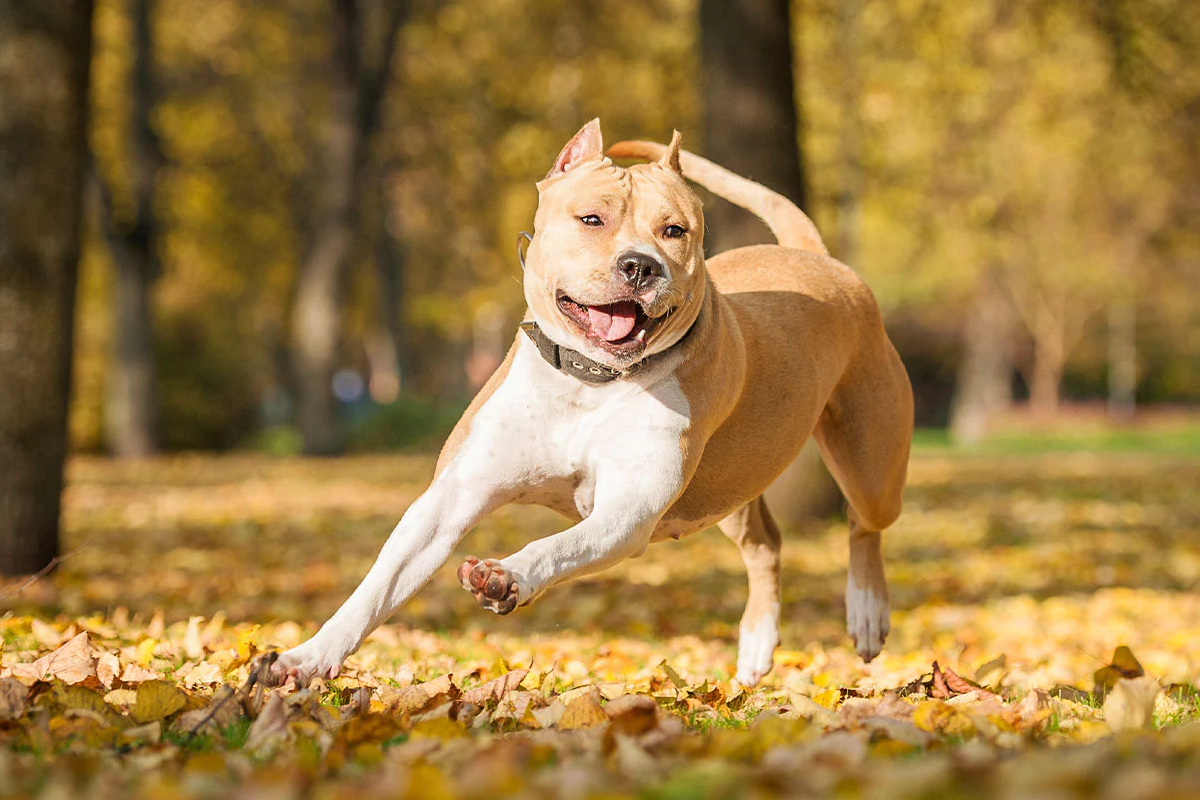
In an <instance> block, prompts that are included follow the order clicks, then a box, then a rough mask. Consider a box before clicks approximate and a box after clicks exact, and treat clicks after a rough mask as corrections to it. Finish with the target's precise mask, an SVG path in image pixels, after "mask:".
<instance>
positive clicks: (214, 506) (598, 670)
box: [0, 448, 1200, 798]
mask: <svg viewBox="0 0 1200 800" xmlns="http://www.w3.org/2000/svg"><path fill="white" fill-rule="evenodd" d="M331 467H334V468H332V469H331ZM431 467H432V464H431V462H430V460H429V459H426V458H419V457H400V458H371V459H349V460H345V459H344V460H339V461H336V462H327V461H325V462H319V461H313V462H309V461H278V460H266V459H262V458H257V457H249V456H245V457H234V458H200V457H186V458H175V459H162V460H158V461H151V462H140V463H132V464H124V465H121V464H114V463H111V462H105V461H93V460H82V461H76V462H74V463H73V464H72V467H71V470H70V476H71V480H70V486H69V489H68V491H67V495H66V509H67V511H66V531H67V533H66V541H65V543H64V545H65V547H64V549H65V550H66V552H68V553H71V555H70V556H69V557H68V558H67V559H66V560H65V561H64V562H63V563H62V565H61V567H60V569H59V571H58V572H57V574H56V575H55V576H53V577H49V578H45V579H42V580H41V581H37V582H35V583H33V584H30V585H28V586H24V588H23V589H22V591H21V592H20V593H19V594H14V593H13V589H14V587H13V586H10V587H8V589H0V592H4V593H5V595H4V596H3V599H2V601H0V602H3V603H4V604H5V605H7V606H9V607H10V608H11V611H10V612H9V613H7V614H5V615H4V616H3V617H0V637H2V640H3V650H2V651H0V797H4V798H8V797H26V796H55V793H62V792H67V793H70V794H71V795H72V796H94V797H109V796H117V795H121V794H145V795H148V796H157V795H159V794H163V795H164V796H166V795H169V796H177V797H178V796H182V797H210V796H215V795H220V794H225V793H228V792H235V791H236V792H240V793H244V794H245V796H259V795H260V794H262V793H267V792H270V793H272V794H278V795H279V796H284V797H308V796H314V797H326V796H339V797H340V796H343V794H346V793H348V794H350V795H354V796H365V797H375V796H379V797H397V796H400V797H482V796H487V797H558V796H575V797H596V796H606V797H607V796H644V797H656V798H657V797H675V796H679V797H757V796H771V795H775V794H784V795H786V796H799V797H825V796H845V795H846V794H847V793H852V794H856V795H859V796H864V797H888V798H893V797H928V796H937V797H993V796H1004V797H1028V796H1034V795H1039V794H1045V793H1053V794H1054V795H1055V796H1062V797H1092V796H1107V794H1108V793H1109V789H1110V788H1111V787H1122V786H1131V787H1133V789H1136V790H1137V792H1139V793H1136V794H1135V795H1131V796H1138V797H1161V798H1168V797H1171V798H1173V797H1177V796H1181V795H1180V792H1182V791H1184V790H1185V789H1187V787H1189V786H1191V785H1192V783H1191V781H1192V780H1193V778H1192V777H1191V776H1193V775H1194V774H1195V772H1194V770H1195V768H1196V765H1197V762H1196V760H1195V755H1194V753H1195V752H1196V750H1195V748H1196V746H1197V744H1198V743H1200V726H1198V725H1194V724H1191V723H1192V720H1194V719H1196V718H1197V714H1198V712H1197V708H1198V705H1200V703H1198V701H1197V699H1196V692H1195V683H1196V673H1197V665H1198V664H1200V648H1198V647H1197V645H1196V643H1195V642H1196V636H1195V632H1196V631H1197V630H1200V601H1198V600H1197V599H1196V597H1195V596H1194V595H1193V594H1192V585H1193V583H1194V578H1195V573H1194V571H1195V569H1196V565H1197V564H1200V551H1197V549H1196V545H1195V542H1196V541H1197V537H1196V530H1197V526H1198V525H1200V517H1198V516H1197V514H1196V508H1195V504H1194V502H1192V501H1191V500H1190V498H1191V496H1192V495H1191V492H1192V487H1194V486H1195V485H1196V482H1197V480H1200V462H1198V461H1197V460H1196V458H1195V457H1194V456H1188V455H1163V454H1159V455H1150V454H1137V453H1132V454H1124V455H1122V454H1117V453H1073V454H1042V455H1022V456H1003V455H992V456H986V457H985V456H980V455H974V456H970V455H954V454H952V453H950V452H947V451H944V450H940V449H936V448H935V449H929V448H925V449H920V450H918V454H917V456H916V458H915V460H914V463H913V468H912V475H911V481H910V489H909V492H908V495H907V510H906V512H905V515H904V516H903V517H902V518H901V520H900V522H899V523H898V524H897V525H896V526H895V528H894V529H892V530H891V531H889V534H888V536H887V537H886V539H885V551H886V556H887V559H888V569H889V576H890V579H891V584H892V588H893V605H894V607H895V609H896V612H895V615H894V625H893V633H892V637H891V639H890V640H889V642H888V644H887V646H886V647H885V649H884V652H883V654H882V655H881V656H880V657H879V658H878V659H876V661H874V662H873V663H871V664H870V665H864V664H863V663H862V662H861V661H860V660H859V659H858V657H857V656H856V655H855V654H854V652H853V650H852V649H851V647H850V644H849V642H848V640H847V639H846V637H845V633H844V628H843V623H842V620H841V616H842V614H843V613H844V611H843V609H842V606H841V599H840V589H841V584H842V582H843V581H844V574H845V573H844V570H845V558H846V545H845V528H844V523H841V522H837V521H833V522H830V523H828V524H822V525H818V526H816V527H815V528H812V529H810V530H805V531H801V530H789V531H787V535H786V536H785V548H784V603H785V606H784V614H783V641H784V644H783V649H781V650H780V651H779V652H778V654H777V657H776V666H775V670H774V671H773V672H772V673H771V674H770V675H769V676H768V677H767V679H766V680H765V681H764V684H763V685H762V686H760V687H758V688H754V689H747V688H746V687H742V686H739V685H738V684H737V683H736V682H734V681H732V680H731V675H732V670H733V663H734V659H735V644H736V642H735V638H736V621H737V619H738V614H739V613H740V605H741V603H742V602H743V601H744V592H745V588H744V580H745V579H744V575H743V573H742V571H741V567H740V564H739V559H738V554H737V551H736V548H734V547H732V546H731V545H729V543H728V542H726V541H725V540H724V539H723V538H722V537H720V536H719V535H717V534H715V533H713V532H707V533H703V534H698V535H697V536H695V537H691V538H689V539H685V540H683V541H680V542H673V543H670V544H664V545H656V546H655V547H653V548H651V549H650V551H649V552H648V553H647V554H646V556H644V557H643V558H641V559H635V560H631V561H628V562H625V563H624V564H622V565H620V566H619V567H617V568H615V569H613V570H610V571H609V572H606V573H603V574H601V575H597V576H594V577H592V578H589V579H586V580H582V581H578V582H575V583H572V584H569V585H567V586H564V587H560V588H558V589H555V590H554V591H553V592H551V593H549V594H548V595H547V596H546V597H545V598H544V599H543V600H541V601H539V603H537V604H535V605H533V606H531V607H530V608H527V609H522V610H520V611H519V612H517V613H515V614H513V615H510V616H508V617H495V616H493V615H489V614H486V613H484V612H482V611H480V610H479V609H478V608H477V607H476V605H475V604H474V602H473V601H472V600H471V598H470V597H469V596H468V595H467V594H466V593H465V592H463V591H462V590H461V588H459V587H458V585H457V581H455V580H454V577H453V574H452V573H453V568H454V566H455V564H456V562H452V563H451V564H450V565H448V566H447V567H446V568H445V569H444V570H443V571H442V572H440V573H439V574H438V575H437V576H435V577H434V579H433V581H432V582H431V583H430V585H429V586H428V587H426V589H425V590H424V591H423V592H421V594H419V595H418V596H417V598H415V599H414V601H413V603H411V604H410V605H409V606H407V607H406V608H405V609H404V610H403V611H402V612H400V613H399V614H398V615H397V617H396V618H395V619H394V620H393V622H392V623H391V624H388V625H385V626H384V627H382V628H380V629H379V630H378V631H376V632H375V634H373V635H372V636H371V638H370V639H369V640H368V642H367V643H366V645H364V647H363V648H362V650H361V651H360V652H359V653H358V654H357V655H355V656H354V657H352V658H351V659H350V661H349V662H348V664H347V668H346V670H345V672H344V673H343V675H341V676H340V677H339V678H337V679H335V680H333V681H328V682H317V683H314V684H313V685H312V686H311V687H307V688H300V687H295V686H293V685H290V684H289V685H286V686H284V687H281V688H270V687H267V686H266V685H265V683H264V682H263V681H262V680H259V678H261V677H262V676H263V675H264V672H263V669H262V667H261V666H260V665H262V664H263V663H264V659H270V658H271V656H272V653H273V651H274V650H275V649H277V648H282V647H287V646H290V645H293V644H295V643H297V642H299V641H302V640H303V639H304V638H305V637H306V636H308V635H310V634H311V632H312V631H313V630H314V629H315V624H314V623H315V621H317V620H319V619H321V618H323V616H324V615H325V614H326V613H328V611H329V610H331V608H332V607H333V606H335V605H336V604H337V603H338V602H340V600H342V599H343V598H344V596H345V594H346V592H348V591H349V589H350V588H352V587H353V585H354V583H355V582H356V581H357V580H358V579H359V577H361V573H362V571H364V570H365V569H366V566H367V565H368V564H369V562H370V560H371V558H372V557H373V555H374V551H375V549H376V548H377V547H378V546H379V544H380V543H381V542H382V540H383V538H384V537H385V536H386V534H387V531H388V529H389V528H390V524H391V522H392V521H394V520H393V518H394V516H395V515H396V514H398V513H400V512H401V511H402V510H403V507H404V506H405V505H406V504H407V503H408V502H410V501H411V499H412V497H413V496H415V493H416V492H417V491H419V489H420V487H421V485H422V484H423V482H424V481H425V480H427V478H428V475H429V471H430V469H431ZM558 524H559V523H558V522H557V518H556V517H554V516H553V515H550V514H548V513H542V512H536V511H533V510H530V509H519V510H510V511H505V512H501V513H500V514H498V515H495V516H494V517H493V518H491V519H490V520H488V521H487V522H486V523H484V524H483V525H481V526H480V527H479V528H478V529H477V530H476V531H475V532H474V533H473V534H472V535H471V536H470V537H468V539H467V540H466V541H465V542H464V543H463V545H462V548H461V550H462V553H465V552H467V551H470V552H488V553H494V554H504V553H507V552H510V551H511V550H513V549H516V548H517V547H519V546H520V545H521V543H523V542H524V541H527V540H528V539H529V538H531V537H533V536H539V535H544V534H546V533H548V532H550V531H552V530H554V529H555V528H556V526H557V525H558ZM24 583H25V581H22V582H21V585H23V584H24ZM281 620H284V621H281ZM291 620H303V621H305V622H303V623H297V622H294V621H291ZM1135 654H1136V655H1135ZM1130 791H1132V789H1131V790H1130Z"/></svg>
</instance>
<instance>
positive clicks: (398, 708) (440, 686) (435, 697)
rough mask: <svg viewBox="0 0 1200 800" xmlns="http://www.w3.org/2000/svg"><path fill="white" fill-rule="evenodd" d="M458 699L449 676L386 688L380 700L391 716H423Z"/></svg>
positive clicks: (381, 692)
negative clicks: (411, 684)
mask: <svg viewBox="0 0 1200 800" xmlns="http://www.w3.org/2000/svg"><path fill="white" fill-rule="evenodd" d="M480 688H483V687H480ZM457 697H458V687H456V686H455V685H454V684H453V683H452V682H451V680H450V676H449V675H443V676H441V677H440V678H435V679H433V680H431V681H427V682H425V683H418V684H415V685H413V686H401V687H393V686H384V687H382V688H381V689H380V690H379V700H380V702H381V703H383V705H384V708H386V709H387V711H388V712H389V713H391V714H409V715H415V714H421V713H424V712H426V711H428V710H430V709H432V708H437V707H438V706H440V705H443V704H444V703H449V702H450V701H451V700H454V699H456V698H457Z"/></svg>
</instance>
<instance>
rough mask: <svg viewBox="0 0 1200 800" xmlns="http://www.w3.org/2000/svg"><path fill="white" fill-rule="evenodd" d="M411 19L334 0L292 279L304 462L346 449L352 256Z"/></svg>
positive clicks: (395, 2) (397, 3)
mask: <svg viewBox="0 0 1200 800" xmlns="http://www.w3.org/2000/svg"><path fill="white" fill-rule="evenodd" d="M407 13H408V3H407V2H403V1H401V0H391V1H390V2H385V1H384V0H377V2H373V3H372V2H368V1H367V0H361V1H360V0H333V14H332V19H331V22H332V35H333V52H332V54H331V63H330V69H329V72H328V77H329V107H328V111H327V117H326V119H325V140H324V147H323V154H322V156H323V157H322V163H321V167H322V174H321V175H320V177H319V178H318V180H317V181H316V182H315V183H314V193H313V195H312V196H311V199H312V203H313V211H312V213H311V214H310V215H309V220H310V222H311V225H312V229H311V235H310V239H309V242H308V246H307V249H306V252H305V254H304V256H303V257H302V259H301V261H300V266H299V271H298V273H297V275H296V300H295V307H294V309H293V311H292V323H291V330H292V333H291V347H292V361H293V373H294V375H293V377H294V379H295V383H296V402H297V407H296V412H297V422H298V424H299V427H300V433H301V435H302V436H303V438H304V451H305V452H306V453H309V454H314V455H330V454H334V453H337V452H338V451H340V450H341V448H342V446H343V443H342V433H341V430H340V426H339V423H338V412H337V405H336V401H335V398H334V396H333V391H332V386H331V382H332V378H333V373H334V367H335V364H336V362H337V357H338V351H339V346H340V343H341V334H342V315H343V304H344V300H345V295H346V280H347V273H348V270H349V268H350V265H351V262H352V259H353V258H354V256H355V254H356V253H355V247H356V243H357V239H358V232H359V222H360V210H361V208H362V197H361V195H362V192H363V189H364V187H363V183H364V179H365V177H366V175H367V165H368V163H369V160H370V144H371V139H372V136H373V135H374V134H375V132H376V130H377V129H378V128H379V122H380V114H381V111H382V109H383V101H384V97H385V94H386V92H387V89H388V85H389V83H390V79H391V63H392V54H393V52H394V50H395V44H396V39H397V36H398V34H399V32H400V26H401V25H402V24H403V22H404V19H405V16H406V15H407Z"/></svg>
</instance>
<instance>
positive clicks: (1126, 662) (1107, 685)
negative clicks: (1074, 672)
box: [1092, 645, 1146, 692]
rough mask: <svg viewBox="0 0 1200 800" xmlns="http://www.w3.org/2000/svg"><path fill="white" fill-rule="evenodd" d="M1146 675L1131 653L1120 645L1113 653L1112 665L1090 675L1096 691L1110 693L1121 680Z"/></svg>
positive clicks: (1107, 665)
mask: <svg viewBox="0 0 1200 800" xmlns="http://www.w3.org/2000/svg"><path fill="white" fill-rule="evenodd" d="M1145 674H1146V670H1144V669H1142V665H1141V663H1140V662H1139V661H1138V660H1137V659H1136V658H1134V655H1133V651H1132V650H1130V649H1129V648H1128V647H1127V646H1125V645H1121V646H1120V647H1118V648H1117V649H1116V650H1114V651H1113V656H1112V663H1110V664H1106V665H1104V666H1103V667H1101V668H1100V669H1098V670H1096V672H1095V673H1094V674H1093V675H1092V678H1093V679H1094V680H1095V682H1096V688H1097V689H1103V690H1104V691H1106V692H1107V691H1111V690H1112V688H1113V687H1114V686H1116V685H1117V681H1119V680H1120V679H1122V678H1126V679H1132V678H1140V677H1142V676H1143V675H1145Z"/></svg>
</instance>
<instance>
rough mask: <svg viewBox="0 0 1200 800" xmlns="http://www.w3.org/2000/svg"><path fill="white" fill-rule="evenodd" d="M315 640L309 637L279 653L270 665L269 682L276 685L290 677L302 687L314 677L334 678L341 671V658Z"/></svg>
mask: <svg viewBox="0 0 1200 800" xmlns="http://www.w3.org/2000/svg"><path fill="white" fill-rule="evenodd" d="M315 641H316V640H315V639H309V640H308V641H307V642H305V643H304V644H302V645H300V646H299V647H293V648H292V649H291V650H288V651H286V652H284V653H283V654H282V655H280V656H279V658H277V659H276V660H275V663H274V664H272V665H271V669H270V676H269V677H270V679H271V683H273V684H276V685H278V684H282V683H286V682H287V681H288V680H289V679H291V680H294V681H295V683H296V686H297V687H299V688H301V689H303V688H305V687H307V686H308V684H309V683H311V682H312V680H313V679H314V678H325V679H327V680H332V679H333V678H336V677H337V676H338V674H339V673H341V671H342V659H340V658H337V657H336V656H332V655H330V654H329V653H328V652H327V651H326V650H324V649H323V648H322V647H321V646H320V645H319V644H314V642H315Z"/></svg>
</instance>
